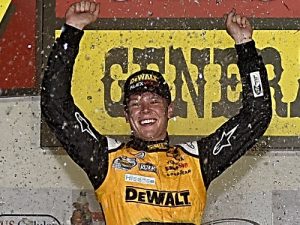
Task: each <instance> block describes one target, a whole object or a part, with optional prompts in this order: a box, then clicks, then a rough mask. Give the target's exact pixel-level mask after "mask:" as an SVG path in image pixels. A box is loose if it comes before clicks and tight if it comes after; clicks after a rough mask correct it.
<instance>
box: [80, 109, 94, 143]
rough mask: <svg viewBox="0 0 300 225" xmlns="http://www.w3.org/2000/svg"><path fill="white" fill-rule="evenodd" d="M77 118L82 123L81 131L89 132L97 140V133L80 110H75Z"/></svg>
mask: <svg viewBox="0 0 300 225" xmlns="http://www.w3.org/2000/svg"><path fill="white" fill-rule="evenodd" d="M75 118H76V120H77V121H78V123H79V124H80V128H81V132H82V133H83V132H88V133H89V134H90V135H91V136H92V137H93V138H95V139H96V140H97V141H98V139H97V137H96V135H95V134H94V133H93V131H92V130H91V128H90V125H89V124H88V122H87V121H86V120H85V119H84V118H83V117H82V116H81V115H80V114H79V112H75Z"/></svg>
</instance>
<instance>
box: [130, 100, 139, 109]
mask: <svg viewBox="0 0 300 225" xmlns="http://www.w3.org/2000/svg"><path fill="white" fill-rule="evenodd" d="M128 105H129V107H131V108H137V107H139V106H140V103H139V102H138V101H130V102H129V104H128Z"/></svg>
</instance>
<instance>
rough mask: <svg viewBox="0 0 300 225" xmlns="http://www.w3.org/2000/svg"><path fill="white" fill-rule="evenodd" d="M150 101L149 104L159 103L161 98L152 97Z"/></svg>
mask: <svg viewBox="0 0 300 225" xmlns="http://www.w3.org/2000/svg"><path fill="white" fill-rule="evenodd" d="M150 103H151V104H159V103H161V100H160V99H158V98H152V99H151V100H150Z"/></svg>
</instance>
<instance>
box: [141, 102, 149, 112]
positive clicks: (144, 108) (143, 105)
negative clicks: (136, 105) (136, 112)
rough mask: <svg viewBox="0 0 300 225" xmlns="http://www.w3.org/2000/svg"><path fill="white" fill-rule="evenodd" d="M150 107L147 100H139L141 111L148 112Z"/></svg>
mask: <svg viewBox="0 0 300 225" xmlns="http://www.w3.org/2000/svg"><path fill="white" fill-rule="evenodd" d="M149 109H150V104H149V103H147V102H141V112H143V113H148V112H149Z"/></svg>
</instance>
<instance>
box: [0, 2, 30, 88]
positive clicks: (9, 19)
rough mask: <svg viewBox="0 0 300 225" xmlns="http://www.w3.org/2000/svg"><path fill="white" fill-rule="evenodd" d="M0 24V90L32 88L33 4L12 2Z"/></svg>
mask: <svg viewBox="0 0 300 225" xmlns="http://www.w3.org/2000/svg"><path fill="white" fill-rule="evenodd" d="M3 14H4V16H3V18H2V20H1V23H0V89H12V88H33V87H34V86H35V85H36V61H35V51H36V38H35V35H36V1H35V0H27V1H24V0H12V1H11V3H10V6H9V7H8V9H7V10H6V12H3Z"/></svg>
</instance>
